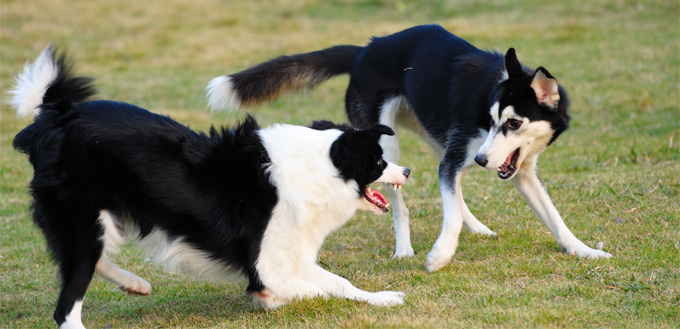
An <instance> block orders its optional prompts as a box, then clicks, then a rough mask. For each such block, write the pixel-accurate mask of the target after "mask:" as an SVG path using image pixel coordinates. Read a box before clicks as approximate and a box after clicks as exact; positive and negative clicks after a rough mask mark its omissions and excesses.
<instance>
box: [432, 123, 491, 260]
mask: <svg viewBox="0 0 680 329" xmlns="http://www.w3.org/2000/svg"><path fill="white" fill-rule="evenodd" d="M485 134H486V132H485V131H483V130H480V131H479V135H478V136H477V137H476V138H474V139H472V140H470V141H469V143H468V147H467V156H466V158H465V162H464V163H463V165H462V169H461V170H459V171H458V174H457V175H456V177H455V178H454V180H453V186H452V187H451V182H444V181H440V182H439V184H440V191H441V196H442V205H443V213H444V220H443V223H442V231H441V233H440V234H439V238H437V241H436V242H435V244H434V245H433V246H432V250H431V251H430V252H429V253H428V255H427V261H426V263H425V268H426V269H427V271H428V272H434V271H437V270H439V269H440V268H442V267H444V266H446V265H447V264H448V263H449V261H450V260H451V257H453V255H454V254H455V252H456V248H457V247H458V238H459V236H460V231H461V229H462V227H463V224H464V225H465V228H467V229H468V231H470V232H471V233H474V234H484V235H490V236H494V235H496V233H495V232H494V231H492V230H490V229H489V228H488V227H486V225H484V224H482V223H481V222H480V221H479V220H477V218H476V217H475V216H474V215H473V214H472V212H471V211H470V209H468V207H467V204H466V203H465V200H464V199H463V190H462V179H463V175H464V174H465V173H466V172H467V170H468V169H469V168H470V167H471V166H472V165H473V164H474V157H475V154H476V152H477V150H478V149H479V146H480V145H481V144H482V142H483V141H484V138H485Z"/></svg>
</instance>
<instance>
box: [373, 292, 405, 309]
mask: <svg viewBox="0 0 680 329" xmlns="http://www.w3.org/2000/svg"><path fill="white" fill-rule="evenodd" d="M404 297H406V294H404V293H403V292H401V291H379V292H375V293H373V294H371V297H370V298H369V299H368V300H367V302H368V303H369V304H371V305H376V306H395V305H401V304H404Z"/></svg>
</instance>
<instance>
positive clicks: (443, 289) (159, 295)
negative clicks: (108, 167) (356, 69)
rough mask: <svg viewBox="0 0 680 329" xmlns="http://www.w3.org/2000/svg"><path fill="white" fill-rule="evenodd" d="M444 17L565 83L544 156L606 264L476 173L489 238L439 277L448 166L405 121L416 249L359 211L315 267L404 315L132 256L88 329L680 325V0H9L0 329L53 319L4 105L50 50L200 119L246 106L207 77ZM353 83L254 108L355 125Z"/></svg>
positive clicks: (51, 281) (560, 195) (156, 105)
mask: <svg viewBox="0 0 680 329" xmlns="http://www.w3.org/2000/svg"><path fill="white" fill-rule="evenodd" d="M422 23H438V24H441V25H442V26H444V27H445V28H447V29H448V30H450V31H452V32H453V33H455V34H457V35H459V36H461V37H463V38H465V39H467V40H469V41H470V42H472V43H473V44H475V45H476V46H478V47H480V48H482V49H496V50H499V51H502V52H505V51H506V50H507V48H509V47H515V48H516V49H517V52H518V56H519V59H520V61H522V62H523V63H524V64H525V65H528V66H531V67H537V66H545V67H546V68H548V70H550V72H551V73H552V74H553V75H555V76H556V77H557V78H558V80H559V81H560V83H561V84H562V85H563V86H565V88H566V89H567V90H568V91H569V93H570V98H571V101H572V105H571V108H570V110H571V112H570V114H571V116H572V122H571V123H572V124H571V128H570V130H568V131H567V132H566V133H565V134H563V135H562V136H561V137H560V139H559V140H558V141H557V142H556V143H555V144H554V145H553V146H551V147H550V148H549V149H548V150H547V151H546V152H545V153H544V154H543V155H542V157H541V159H540V163H539V165H540V173H541V176H542V178H543V179H544V182H545V184H546V186H547V188H548V190H549V193H550V195H551V196H552V199H553V202H554V203H555V205H556V207H557V209H558V210H559V211H560V213H561V215H562V217H563V218H564V220H565V222H566V223H567V226H568V227H569V228H570V229H571V230H572V231H573V232H574V234H575V235H576V236H577V237H578V238H580V239H581V240H582V241H584V242H585V243H586V244H588V245H590V246H594V245H595V244H596V243H597V242H603V243H604V247H603V249H604V250H606V251H608V252H610V253H612V254H613V255H614V257H613V258H611V259H608V260H599V261H593V260H586V261H582V260H580V259H578V258H575V257H572V256H569V255H566V254H564V253H561V252H560V248H559V246H558V245H557V243H556V242H555V239H554V238H553V237H552V235H551V234H550V233H549V231H548V229H547V228H546V227H544V226H543V224H542V223H541V222H540V220H539V219H538V218H537V217H536V216H535V215H534V213H533V212H532V211H531V209H530V208H529V206H528V205H527V204H526V203H525V202H524V201H523V200H522V198H521V196H520V195H519V193H518V192H517V191H515V190H514V189H513V188H512V184H510V183H507V182H501V181H499V179H498V178H497V177H496V173H495V172H492V171H483V170H481V169H475V170H472V171H471V172H470V174H469V175H468V177H467V178H466V180H465V182H464V183H463V189H464V191H465V197H466V200H467V204H468V207H469V208H470V210H471V211H472V212H473V213H474V214H475V215H476V216H477V217H478V218H479V219H480V220H481V221H482V222H483V223H485V224H487V225H488V226H489V227H490V228H491V229H492V230H494V231H495V232H496V233H498V236H497V237H495V238H487V237H480V236H475V235H472V234H469V233H468V232H466V231H464V232H463V233H462V234H461V242H460V247H459V249H458V252H457V253H456V255H455V256H454V258H453V260H452V261H451V263H450V264H449V265H448V266H447V267H445V268H444V269H442V270H441V271H439V272H436V273H433V274H427V273H426V271H425V269H424V263H425V256H426V254H427V252H428V251H429V250H430V248H431V246H432V244H433V243H434V241H435V239H436V237H437V235H438V234H439V230H440V225H441V217H442V214H441V201H440V199H439V191H438V189H439V187H438V180H437V163H436V159H435V157H434V156H433V155H432V154H431V153H429V152H428V149H427V146H426V145H425V143H424V142H422V141H420V140H419V139H418V138H416V137H415V135H413V134H411V133H409V132H407V131H402V132H403V134H402V161H401V164H402V165H404V166H408V167H409V168H411V169H412V172H413V174H412V176H411V177H412V178H411V180H410V181H409V183H408V184H407V185H406V186H404V193H405V195H406V196H407V200H406V202H407V206H408V207H409V208H410V210H411V230H412V233H411V236H412V241H413V246H414V248H415V250H416V256H415V257H413V258H411V259H404V260H392V259H391V255H392V252H393V248H394V233H393V226H392V220H391V217H389V216H383V217H379V216H373V215H368V214H358V215H357V216H356V217H355V218H354V219H352V220H351V221H350V222H349V223H348V224H347V225H346V226H344V227H343V228H341V229H340V230H338V231H336V232H335V233H333V234H332V235H331V236H330V237H329V239H328V240H327V242H326V244H325V245H324V247H323V249H322V251H321V252H320V262H321V263H322V264H323V266H324V267H326V268H327V269H329V270H331V271H332V272H334V273H337V274H339V275H342V276H344V277H346V278H347V279H349V280H350V281H351V282H352V283H354V284H355V285H356V286H358V287H360V288H362V289H366V290H369V291H377V290H401V291H404V292H405V293H406V294H407V297H406V303H405V304H404V305H403V306H398V307H392V308H380V307H372V306H369V305H367V304H365V303H357V302H353V301H347V300H340V299H326V300H325V299H310V300H303V301H299V302H295V303H293V304H291V305H289V306H286V307H283V308H281V309H277V310H273V311H266V310H262V309H258V308H256V307H255V305H254V303H253V302H252V300H251V299H250V297H248V296H247V295H245V293H244V291H245V284H244V283H243V282H237V283H214V282H205V281H200V280H193V279H191V278H189V277H186V276H184V275H180V274H175V273H167V272H164V271H163V270H162V269H160V268H157V267H155V266H152V265H150V264H148V263H146V262H145V256H144V255H142V254H141V253H140V252H139V251H138V250H137V249H135V248H131V247H130V248H127V247H126V248H123V250H122V252H121V253H120V254H119V255H116V256H114V257H113V261H114V262H116V263H118V264H120V265H121V266H122V267H123V268H126V269H128V270H130V271H132V272H135V273H137V274H139V275H141V276H142V277H144V278H146V279H147V280H148V281H149V282H151V284H152V285H153V288H154V292H153V294H152V295H151V296H149V297H130V296H127V295H125V294H123V293H121V292H119V291H112V289H113V288H114V287H113V285H112V284H110V283H108V282H105V281H103V280H101V279H95V280H94V281H93V283H92V285H91V287H90V290H89V292H88V294H87V296H86V299H85V305H84V308H83V320H84V324H85V325H86V326H88V327H89V328H206V327H210V328H232V327H233V328H260V327H277V328H278V327H284V328H285V327H316V328H335V327H340V328H383V327H388V328H389V327H393V328H404V327H413V328H443V327H520V328H525V327H549V328H579V327H614V328H625V327H630V328H672V327H678V326H680V320H679V319H680V223H679V220H678V218H679V217H680V202H679V200H680V179H678V173H679V172H680V162H679V159H680V129H679V124H680V94H679V90H680V77H679V75H680V3H679V2H678V1H677V0H673V1H662V0H650V1H626V0H611V1H610V0H604V1H589V2H585V1H583V2H582V1H551V2H545V1H536V0H529V1H523V2H521V4H510V3H509V2H503V1H475V0H455V1H443V0H437V1H424V0H415V1H401V0H384V1H381V0H346V1H339V0H335V1H321V0H297V1H293V0H277V1H256V0H251V1H226V0H225V1H217V0H195V1H180V0H168V1H163V2H161V1H157V2H149V1H129V0H119V1H104V0H93V1H73V0H31V1H26V0H0V92H1V96H0V100H1V101H2V105H0V193H1V196H0V227H2V231H1V232H2V233H0V327H2V328H46V327H54V322H53V320H52V312H53V310H54V305H55V303H56V298H57V294H58V288H59V286H58V281H57V278H56V275H55V274H56V266H55V265H54V264H53V263H52V262H51V261H50V258H49V255H48V253H47V252H46V247H45V241H44V238H43V236H42V233H41V232H40V231H39V230H38V229H37V228H36V227H35V226H34V225H33V223H32V220H31V214H30V210H29V206H30V198H29V194H28V190H27V185H28V183H29V181H30V179H31V176H32V168H31V167H30V165H29V164H28V161H27V158H26V157H25V156H24V155H22V154H19V153H18V152H15V151H14V150H13V149H12V147H11V143H12V139H13V137H14V135H15V134H16V133H17V132H18V131H19V130H21V129H22V128H23V127H25V126H26V125H27V124H28V123H29V120H28V119H20V118H17V117H16V116H15V114H14V113H13V112H12V110H11V109H9V108H8V106H7V105H6V103H5V102H6V101H7V100H8V95H7V91H8V90H9V89H10V88H11V85H12V83H13V76H14V75H16V74H17V73H18V72H19V71H20V70H21V69H22V66H23V64H24V62H25V61H26V60H27V59H31V60H32V59H34V58H35V57H36V56H37V55H38V54H39V52H40V51H41V50H42V49H43V48H44V47H45V46H46V45H47V44H49V43H53V44H55V45H56V46H59V47H63V48H66V49H68V50H69V52H70V54H71V57H72V58H73V59H74V60H75V62H76V70H77V72H80V73H83V74H85V75H89V76H92V77H95V78H97V81H96V82H97V87H98V89H99V90H100V94H99V95H100V97H101V98H105V99H115V100H122V101H127V102H130V103H133V104H136V105H139V106H142V107H145V108H147V109H150V110H151V111H154V112H158V113H163V114H169V115H170V116H172V117H173V118H175V119H176V120H178V121H180V122H183V123H186V124H190V125H191V127H192V128H195V129H200V130H204V129H207V128H208V127H210V125H212V124H214V125H231V124H233V123H234V122H236V121H238V120H240V119H241V118H243V116H244V115H245V114H244V113H225V112H215V113H211V112H210V111H209V110H208V109H206V101H205V96H204V94H205V93H204V88H205V86H206V84H207V82H208V81H209V80H210V79H211V78H213V77H215V76H217V75H220V74H226V73H233V72H236V71H239V70H241V69H244V68H246V67H249V66H250V65H253V64H256V63H259V62H261V61H263V60H266V59H269V58H272V57H275V56H279V55H283V54H294V53H299V52H307V51H312V50H317V49H321V48H324V47H328V46H331V45H335V44H358V45H363V44H365V43H366V42H367V41H368V40H369V38H370V37H371V36H373V35H386V34H391V33H394V32H397V31H400V30H402V29H404V28H407V27H410V26H412V25H416V24H422ZM347 81H348V80H347V77H339V78H336V79H333V80H331V81H328V82H326V83H324V84H322V85H321V86H320V87H319V88H317V89H316V90H315V91H313V92H310V93H307V94H302V95H291V96H286V97H282V98H280V99H279V100H278V101H276V102H275V103H273V104H270V105H266V106H262V107H259V108H257V109H254V110H253V111H252V112H253V113H254V115H255V116H256V117H257V118H258V120H259V121H260V122H261V123H262V124H264V125H266V124H269V123H273V122H287V123H295V124H308V123H310V122H311V121H312V120H313V119H319V118H327V119H331V120H335V121H344V120H345V117H344V109H343V105H344V101H343V99H344V88H345V87H346V85H347Z"/></svg>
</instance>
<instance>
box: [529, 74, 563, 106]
mask: <svg viewBox="0 0 680 329" xmlns="http://www.w3.org/2000/svg"><path fill="white" fill-rule="evenodd" d="M531 88H532V89H533V90H534V92H535V93H536V101H538V104H541V105H543V106H546V107H548V108H550V109H553V110H554V109H556V108H557V104H558V103H559V101H560V92H559V87H558V85H557V79H555V77H553V76H552V75H551V74H550V72H548V70H546V69H545V68H543V67H539V68H538V69H536V72H534V79H533V80H532V81H531Z"/></svg>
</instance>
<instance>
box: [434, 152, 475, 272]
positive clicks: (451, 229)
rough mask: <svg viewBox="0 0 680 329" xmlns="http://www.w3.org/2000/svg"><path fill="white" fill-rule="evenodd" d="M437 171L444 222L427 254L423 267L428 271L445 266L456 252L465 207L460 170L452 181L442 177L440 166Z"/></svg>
mask: <svg viewBox="0 0 680 329" xmlns="http://www.w3.org/2000/svg"><path fill="white" fill-rule="evenodd" d="M443 163H444V162H443ZM439 171H440V173H439V175H440V179H439V184H440V186H441V194H442V204H443V212H444V222H443V223H442V231H441V233H440V234H439V238H437V242H435V243H434V246H432V250H431V251H430V252H429V253H428V254H427V262H426V263H425V267H426V268H427V271H428V272H434V271H437V270H439V269H441V268H442V267H444V266H446V265H447V264H448V263H449V262H450V261H451V257H453V254H455V253H456V248H458V237H459V236H460V231H461V230H462V229H463V214H464V209H467V208H466V207H465V203H464V202H465V201H463V195H462V190H461V182H460V180H461V178H462V171H460V170H459V171H458V172H457V173H456V174H455V178H454V179H453V180H452V181H448V180H447V179H446V178H443V176H445V175H443V174H442V169H441V168H440V170H439Z"/></svg>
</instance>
